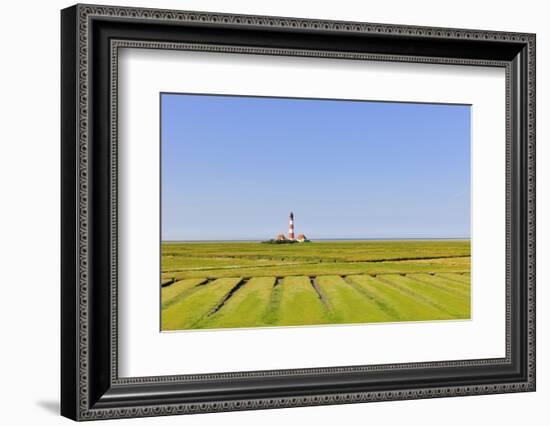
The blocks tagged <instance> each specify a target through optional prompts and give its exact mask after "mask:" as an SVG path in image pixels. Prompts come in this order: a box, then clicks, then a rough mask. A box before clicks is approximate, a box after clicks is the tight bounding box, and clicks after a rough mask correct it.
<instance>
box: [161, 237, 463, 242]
mask: <svg viewBox="0 0 550 426" xmlns="http://www.w3.org/2000/svg"><path fill="white" fill-rule="evenodd" d="M471 239H472V237H352V238H345V237H342V238H310V239H309V240H310V241H384V240H471ZM160 241H161V242H163V243H186V242H189V243H193V242H197V243H201V242H261V241H269V239H267V240H266V239H261V238H245V239H219V240H216V239H204V240H201V239H188V240H163V239H161V240H160Z"/></svg>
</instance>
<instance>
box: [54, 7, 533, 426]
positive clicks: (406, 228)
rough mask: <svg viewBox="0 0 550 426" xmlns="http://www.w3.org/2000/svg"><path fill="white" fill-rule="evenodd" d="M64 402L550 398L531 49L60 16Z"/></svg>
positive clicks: (444, 39) (293, 23) (216, 23)
mask: <svg viewBox="0 0 550 426" xmlns="http://www.w3.org/2000/svg"><path fill="white" fill-rule="evenodd" d="M61 30H62V31H61V35H62V37H61V48H62V76H61V79H62V93H61V98H62V123H61V127H62V184H61V189H62V283H61V286H62V291H61V309H62V311H61V316H62V329H61V334H62V359H61V365H62V376H61V383H62V389H61V411H62V414H63V415H64V416H66V417H69V418H71V419H74V420H93V419H105V418H122V417H141V416H159V415H170V414H188V413H206V412H216V411H230V410H249V409H268V408H279V407H293V406H308V405H321V404H346V403H356V402H369V401H382V400H400V399H417V398H437V397H447V396H465V395H478V394H490V393H504V392H523V391H534V390H535V35H534V34H523V33H521V34H520V33H508V32H506V33H505V32H495V31H479V30H463V29H449V28H426V27H413V26H402V25H387V24H369V23H360V22H335V21H321V20H307V19H295V18H280V17H267V16H242V15H226V14H217V13H203V12H186V11H170V10H154V9H138V8H128V7H104V6H92V5H76V6H73V7H70V8H67V9H64V10H63V11H62V12H61Z"/></svg>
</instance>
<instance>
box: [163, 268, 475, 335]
mask: <svg viewBox="0 0 550 426" xmlns="http://www.w3.org/2000/svg"><path fill="white" fill-rule="evenodd" d="M161 291H162V315H161V317H162V330H165V331H168V330H187V329H217V328H241V327H266V326H299V325H321V324H353V323H373V322H393V321H426V320H445V319H467V318H470V276H469V274H457V273H453V272H442V273H436V274H434V275H432V274H428V273H417V272H415V273H410V274H403V273H399V274H391V273H388V274H383V275H377V276H376V277H374V276H370V275H361V274H358V275H344V276H341V275H317V276H315V277H310V276H288V277H284V278H282V279H277V278H276V277H253V278H250V279H246V280H244V279H243V278H242V277H238V278H234V277H232V278H217V279H211V280H206V279H204V278H198V279H189V278H187V279H183V280H180V281H176V282H175V283H173V284H170V285H168V286H166V287H163V288H162V289H161Z"/></svg>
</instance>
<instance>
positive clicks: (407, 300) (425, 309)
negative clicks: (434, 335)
mask: <svg viewBox="0 0 550 426" xmlns="http://www.w3.org/2000/svg"><path fill="white" fill-rule="evenodd" d="M347 280H348V282H349V283H350V284H351V285H352V286H354V287H355V288H357V289H358V290H359V291H360V292H361V293H364V294H366V295H368V296H369V297H370V298H372V299H373V300H375V301H376V303H378V304H379V305H381V306H383V309H384V310H385V311H386V312H388V314H389V315H391V317H392V319H393V321H425V320H443V319H451V318H452V316H451V315H450V314H448V313H446V312H444V311H443V310H441V309H439V308H437V307H435V306H434V305H433V304H432V303H430V302H428V301H426V300H423V299H421V298H420V299H419V298H418V297H417V296H416V295H415V294H411V293H409V292H404V291H402V290H401V289H399V288H395V287H394V286H391V285H388V284H387V283H385V282H383V281H382V280H381V279H379V278H374V277H371V276H370V275H351V276H349V277H347Z"/></svg>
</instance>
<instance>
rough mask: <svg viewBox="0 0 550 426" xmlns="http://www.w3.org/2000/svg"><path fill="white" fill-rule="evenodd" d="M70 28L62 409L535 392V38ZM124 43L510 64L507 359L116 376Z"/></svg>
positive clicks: (95, 10)
mask: <svg viewBox="0 0 550 426" xmlns="http://www.w3.org/2000/svg"><path fill="white" fill-rule="evenodd" d="M61 29H62V31H61V50H62V75H61V81H62V93H61V100H62V121H61V134H62V141H61V144H62V151H61V158H62V176H61V190H62V218H61V220H62V235H61V237H62V282H61V321H62V328H61V335H62V351H61V353H62V358H61V367H62V375H61V384H62V389H61V413H62V415H64V416H66V417H69V418H71V419H74V420H93V419H106V418H123V417H142V416H160V415H171V414H189V413H206V412H219V411H232V410H250V409H267V408H281V407H295V406H314V405H324V404H346V403H358V402H370V401H384V400H402V399H417V398H438V397H446V396H465V395H480V394H491V393H505V392H525V391H534V390H535V42H536V38H535V35H534V34H523V33H509V32H495V31H478V30H464V29H449V28H431V27H415V26H403V25H386V24H370V23H359V22H336V21H323V20H309V19H298V18H280V17H268V16H244V15H229V14H217V13H203V12H187V11H170V10H156V9H141V8H128V7H106V6H96V5H76V6H73V7H70V8H67V9H64V10H63V11H62V12H61ZM127 47H131V48H137V49H140V48H144V49H162V50H182V49H183V50H192V51H209V52H225V53H238V54H250V53H253V54H258V55H272V56H275V57H277V56H299V57H315V58H331V59H351V60H368V61H390V62H391V61H394V62H412V63H427V64H450V65H461V66H472V65H476V66H489V67H500V68H503V69H505V72H506V126H507V129H506V151H507V152H506V197H507V211H506V230H503V232H505V233H506V342H505V345H506V356H505V357H503V358H492V359H473V360H457V361H434V362H420V363H419V362H416V363H401V364H377V365H354V366H326V367H324V368H308V369H291V370H262V371H251V372H227V373H223V372H220V373H212V374H194V375H172V376H154V377H130V378H128V377H119V374H118V364H119V357H118V337H119V336H118V317H117V312H118V311H117V306H118V302H119V301H118V293H117V289H118V287H117V283H118V281H117V277H118V275H117V259H118V256H119V252H118V240H117V233H118V225H119V223H118V216H117V201H118V196H119V193H118V191H119V190H118V186H117V179H118V174H117V161H118V151H117V130H118V129H117V117H118V113H119V111H118V109H117V108H118V103H117V90H118V84H119V78H120V76H119V75H118V74H117V71H118V52H119V49H120V48H127ZM503 214H504V212H503ZM212 371H218V370H217V367H216V366H212Z"/></svg>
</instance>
